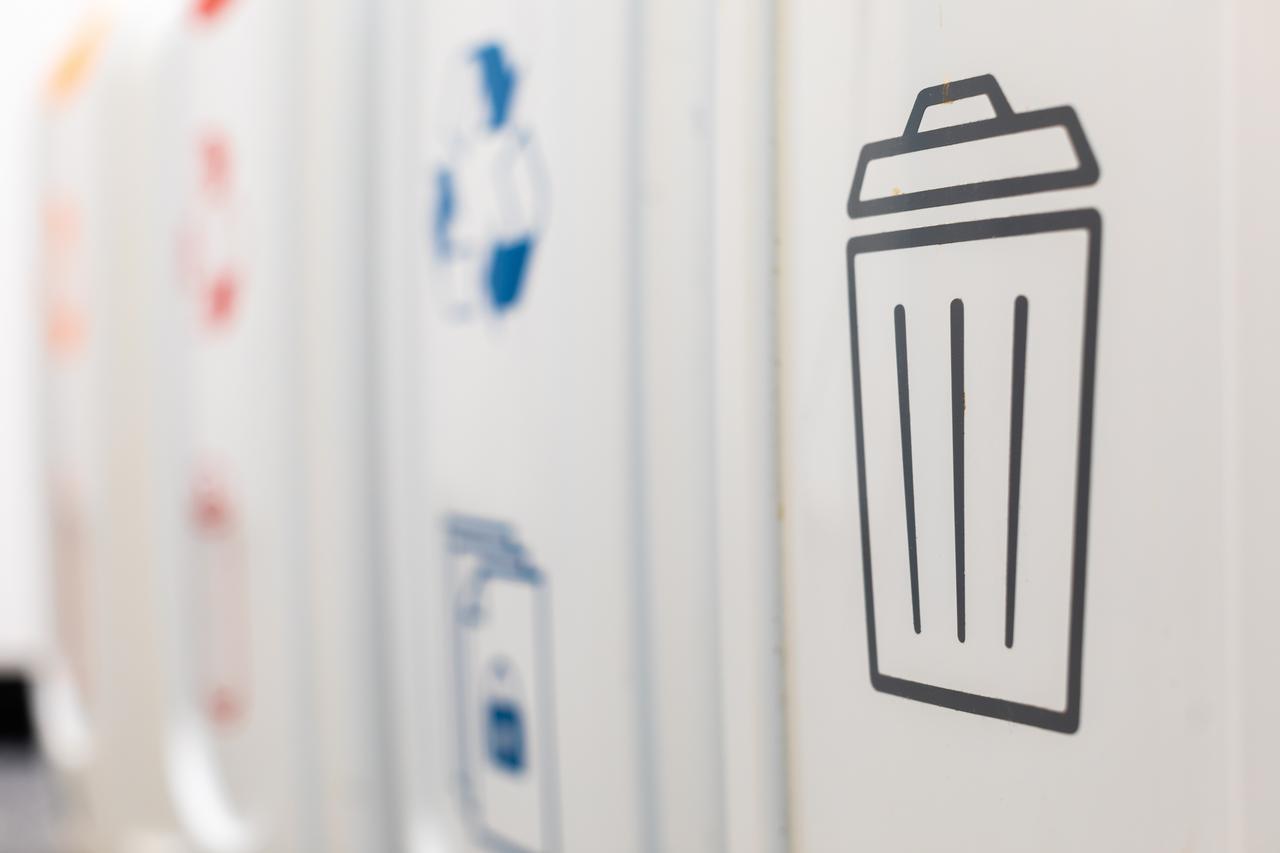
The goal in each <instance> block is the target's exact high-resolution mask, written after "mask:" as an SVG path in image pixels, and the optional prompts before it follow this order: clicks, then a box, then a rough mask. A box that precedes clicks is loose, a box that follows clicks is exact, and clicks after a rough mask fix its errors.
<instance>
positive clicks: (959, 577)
mask: <svg viewBox="0 0 1280 853" xmlns="http://www.w3.org/2000/svg"><path fill="white" fill-rule="evenodd" d="M964 405H965V399H964V302H963V301H962V300H960V299H953V300H951V474H952V482H953V489H954V491H953V505H954V507H955V531H956V639H958V640H959V641H960V642H962V643H963V642H964Z"/></svg>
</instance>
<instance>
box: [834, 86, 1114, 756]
mask: <svg viewBox="0 0 1280 853" xmlns="http://www.w3.org/2000/svg"><path fill="white" fill-rule="evenodd" d="M978 96H985V97H986V98H987V99H988V100H989V101H990V102H991V106H992V109H993V111H994V114H995V115H994V117H993V118H990V119H984V120H980V121H973V122H969V123H966V124H961V125H956V126H951V127H943V128H939V129H935V130H921V129H920V127H921V121H922V118H923V116H924V113H925V111H926V110H927V109H928V108H929V107H931V106H936V105H938V104H942V103H946V102H949V101H951V100H957V99H961V98H969V97H978ZM1045 134H1048V136H1045ZM1060 143H1065V150H1066V152H1067V155H1068V156H1067V157H1065V158H1062V157H1059V158H1056V159H1054V158H1051V157H1049V156H1048V155H1050V154H1053V153H1054V151H1055V146H1057V147H1058V150H1061V148H1062V145H1060ZM1020 144H1021V145H1025V146H1026V147H1028V148H1030V149H1031V151H1030V153H1029V154H1025V155H1023V154H1016V155H1015V154H1011V153H1010V152H1015V151H1018V150H1019V149H1018V146H1019V145H1020ZM974 145H978V146H986V148H985V149H984V151H985V153H980V154H978V155H976V156H975V155H974V154H973V153H971V152H964V153H962V152H961V151H960V149H964V148H966V147H968V146H974ZM992 146H994V147H992ZM890 176H891V177H890ZM1097 179H1098V166H1097V162H1096V160H1094V157H1093V153H1092V151H1091V149H1090V147H1089V144H1088V141H1087V140H1086V138H1085V135H1084V132H1083V129H1082V127H1081V125H1080V122H1079V120H1078V118H1077V117H1076V114H1075V111H1074V110H1073V109H1072V108H1070V107H1056V108H1052V109H1046V110H1037V111H1032V112H1026V113H1015V112H1013V110H1012V109H1011V107H1010V106H1009V103H1008V101H1007V100H1006V99H1005V97H1004V95H1003V93H1002V92H1001V90H1000V88H999V86H998V85H997V84H996V81H995V79H994V78H992V77H990V76H984V77H976V78H972V79H970V80H962V81H957V82H955V83H950V84H946V85H943V86H935V87H932V88H928V89H924V90H923V91H921V92H920V93H919V95H918V96H917V99H916V104H915V108H914V109H913V111H912V113H911V118H910V120H909V121H908V123H907V127H906V131H905V132H904V133H903V135H902V136H901V137H896V138H893V139H887V140H883V141H880V142H872V143H870V144H868V145H866V146H865V147H864V148H863V150H862V153H861V156H860V157H859V160H858V166H857V169H856V172H855V177H854V182H853V187H852V190H851V192H850V195H849V215H850V216H851V217H854V218H860V217H866V216H874V215H879V214H890V213H895V212H900V211H907V210H916V209H920V208H925V207H940V206H946V205H957V204H962V203H965V202H969V201H977V200H983V199H993V198H1002V197H1008V196H1014V195H1025V194H1030V193H1039V192H1045V191H1050V190H1056V189H1064V188H1067V187H1075V186H1086V185H1089V184H1092V183H1094V182H1096V181H1097ZM873 183H875V184H876V186H872V184H873ZM886 187H887V188H889V189H888V190H887V191H886V189H885V188H886ZM958 219H961V220H963V217H958ZM1101 236H1102V220H1101V216H1100V215H1099V213H1098V212H1097V211H1096V210H1093V209H1083V210H1061V211H1052V210H1051V211H1049V212H1045V213H1033V214H1025V215H1019V216H1012V217H1006V218H997V219H985V220H977V221H957V222H956V223H954V224H944V225H936V226H930V227H924V228H909V229H904V230H890V231H884V232H881V233H875V234H869V235H865V236H858V237H854V238H853V239H851V240H850V241H849V243H848V275H849V279H848V287H849V320H850V332H851V342H852V360H853V397H854V401H853V402H854V422H855V433H856V435H855V441H856V443H857V448H856V452H857V459H858V491H859V501H860V523H861V529H862V563H863V567H862V568H863V584H864V592H865V599H866V620H867V645H868V653H869V659H870V669H871V682H872V685H873V686H874V687H875V689H877V690H880V691H882V692H885V693H891V694H894V695H897V696H902V697H906V698H909V699H915V700H917V701H921V702H927V703H930V704H933V705H938V706H942V707H946V708H951V709H954V710H959V711H965V712H968V713H974V714H982V715H986V716H990V717H997V718H1000V719H1006V720H1009V721H1012V722H1017V723H1023V724H1027V725H1033V726H1039V727H1042V728H1046V729H1052V730H1056V731H1062V732H1074V731H1076V729H1077V728H1078V725H1079V718H1080V680H1081V670H1082V660H1081V658H1082V650H1083V631H1084V603H1085V602H1084V593H1085V560H1086V551H1087V548H1086V544H1087V535H1088V507H1089V470H1090V466H1089V462H1090V447H1091V434H1092V422H1093V384H1094V370H1095V365H1094V357H1095V349H1096V334H1097V321H1098V316H1097V310H1098V288H1099V279H1100V269H1101Z"/></svg>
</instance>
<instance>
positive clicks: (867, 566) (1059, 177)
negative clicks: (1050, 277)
mask: <svg viewBox="0 0 1280 853" xmlns="http://www.w3.org/2000/svg"><path fill="white" fill-rule="evenodd" d="M977 95H986V96H987V97H988V98H989V99H990V100H991V102H992V105H993V107H994V108H995V112H996V118H994V119H990V120H986V121H978V122H972V123H970V124H966V125H958V126H955V127H947V128H942V129H940V130H934V131H927V132H924V133H919V134H918V135H917V130H918V127H919V123H920V118H921V115H922V114H923V111H924V109H926V108H927V107H928V106H930V105H932V104H936V103H940V102H942V101H941V99H943V98H946V97H948V96H949V97H950V99H956V98H959V97H970V96H977ZM1027 117H1030V119H1029V120H1028V118H1027ZM1061 122H1066V123H1067V128H1066V129H1067V134H1068V137H1069V138H1070V139H1071V140H1072V141H1073V145H1074V147H1075V148H1076V151H1077V161H1078V164H1079V165H1078V167H1077V168H1076V169H1073V170H1066V171H1061V172H1057V173H1052V174H1048V175H1031V176H1022V177H1017V178H1013V179H1001V180H996V181H986V182H979V183H970V184H955V185H954V186H950V187H943V188H941V189H931V190H926V191H923V192H914V193H904V194H900V195H890V196H886V197H885V198H880V199H872V200H870V201H865V200H862V199H861V198H860V194H861V188H862V180H863V178H864V176H865V173H866V168H867V164H868V162H869V161H870V160H872V159H875V158H876V157H879V156H894V155H895V154H897V153H901V152H904V151H906V152H910V151H915V150H921V149H922V148H927V147H934V146H941V145H949V144H960V143H963V142H965V141H970V140H973V139H984V138H988V137H989V136H991V135H998V134H1000V133H1005V132H1013V133H1017V132H1021V130H1023V129H1025V128H1027V127H1029V126H1034V127H1043V126H1045V125H1046V123H1061ZM1010 128H1012V130H1010ZM922 137H923V138H924V142H921V139H920V138H922ZM1097 174H1098V169H1097V163H1096V161H1095V160H1094V159H1093V155H1092V152H1091V151H1090V150H1089V149H1088V143H1087V141H1085V138H1084V135H1083V131H1082V129H1081V128H1080V126H1079V123H1078V120H1076V118H1075V112H1074V110H1072V109H1071V108H1070V107H1059V108H1053V109H1050V110H1041V111H1036V112H1032V113H1025V114H1014V113H1012V112H1011V110H1010V109H1009V107H1008V102H1007V101H1006V100H1004V96H1003V94H1002V93H1001V92H1000V90H999V87H998V86H997V85H996V84H995V81H994V78H990V77H984V78H974V79H973V80H971V81H959V82H957V83H953V84H950V86H949V91H948V92H946V93H944V90H943V87H932V88H931V89H925V90H923V91H922V92H921V93H920V95H919V96H918V97H917V103H916V106H915V108H914V110H913V113H912V118H911V120H910V121H909V122H908V125H907V132H906V133H904V135H903V137H901V138H899V139H893V140H885V141H882V142H874V143H870V144H869V145H867V146H866V147H864V149H863V151H862V153H861V155H860V157H859V163H858V168H857V173H856V176H855V181H854V185H853V189H852V191H851V194H850V199H849V213H850V215H851V216H854V217H860V216H868V215H875V214H878V213H887V212H897V211H906V210H915V209H919V208H923V207H936V206H941V205H950V204H957V203H962V202H965V201H970V200H978V199H989V198H1000V197H1006V196H1009V195H1020V194H1025V193H1033V192H1040V191H1043V190H1046V189H1060V188H1063V187H1065V186H1080V185H1083V184H1087V183H1092V182H1093V181H1095V180H1096V179H1097ZM1067 232H1074V233H1077V234H1080V235H1083V237H1084V240H1085V241H1086V245H1087V249H1086V257H1085V258H1084V259H1083V263H1082V266H1083V268H1084V271H1085V280H1084V282H1083V304H1082V305H1081V306H1080V310H1081V311H1082V313H1083V317H1082V320H1081V325H1082V342H1081V343H1082V351H1081V350H1076V352H1075V354H1074V356H1075V357H1076V358H1078V359H1079V385H1078V405H1077V406H1076V407H1075V408H1076V411H1077V415H1076V434H1075V465H1074V495H1073V496H1072V497H1071V507H1072V516H1073V517H1072V518H1070V519H1066V520H1065V521H1064V523H1069V524H1070V525H1071V530H1070V551H1071V553H1070V558H1069V571H1070V580H1069V601H1064V602H1063V606H1064V607H1066V608H1068V615H1067V616H1066V625H1067V627H1066V638H1065V639H1066V642H1065V648H1063V649H1062V653H1063V655H1065V657H1066V666H1065V674H1066V684H1065V689H1064V691H1063V692H1064V694H1065V701H1064V703H1063V704H1062V705H1061V706H1057V705H1053V706H1052V707H1045V706H1044V705H1042V704H1039V703H1036V702H1027V701H1020V700H1018V699H1013V698H1008V697H1002V696H1000V695H997V694H998V692H999V691H986V692H984V691H982V690H966V689H954V688H953V687H951V686H942V685H941V684H937V683H930V682H929V681H928V680H922V679H919V678H907V677H901V675H900V674H895V673H894V672H892V671H887V670H886V669H883V668H882V657H883V656H882V655H881V649H880V647H879V645H878V642H879V639H880V638H879V635H878V633H877V626H876V599H875V589H876V587H875V583H874V579H875V578H876V577H877V573H875V572H873V565H872V563H873V543H872V529H871V528H872V521H871V510H870V509H869V494H868V483H867V451H866V447H865V432H866V429H865V426H864V415H865V414H866V413H865V411H864V406H865V405H866V402H865V400H864V396H863V392H864V388H863V385H864V382H863V371H864V369H867V365H866V364H863V363H862V362H861V361H860V355H865V353H861V348H860V342H859V317H858V294H859V281H858V274H857V270H856V267H857V265H858V260H859V258H862V259H864V260H865V259H866V258H868V257H870V256H872V255H874V254H875V253H887V252H896V251H902V250H912V249H929V248H930V247H934V248H936V247H947V246H963V245H965V244H976V241H985V240H1003V239H1004V238H1019V237H1028V236H1029V237H1037V236H1043V235H1055V234H1062V233H1067ZM1101 232H1102V222H1101V216H1100V214H1099V213H1098V211H1097V210H1095V209H1090V208H1086V209H1075V210H1063V211H1051V212H1047V213H1032V214H1021V215H1017V216H1009V217H1002V218H989V219H983V220H976V221H964V222H956V223H947V224H942V225H931V226H927V227H917V228H906V229H901V230H893V231H885V232H881V233H875V234H870V235H864V236H857V237H854V238H852V239H850V240H849V242H848V244H847V262H848V298H849V312H850V315H849V320H850V341H851V358H852V379H853V397H854V427H855V430H854V431H855V442H856V448H855V453H856V462H857V468H858V471H857V477H858V499H859V523H860V527H861V533H862V537H861V558H862V565H863V593H864V600H865V609H866V620H867V647H868V658H869V665H870V675H871V683H872V686H873V687H874V688H875V689H876V690H878V691H880V692H883V693H888V694H892V695H896V696H901V697H904V698H909V699H914V700H917V701H921V702H925V703H928V704H932V705H937V706H942V707H946V708H950V709H953V710H959V711H963V712H967V713H973V714H978V715H983V716H988V717H995V718H999V719H1005V720H1009V721H1011V722H1017V723H1022V724H1027V725H1032V726H1036V727H1040V728H1045V729H1049V730H1054V731H1059V732H1064V733H1072V732H1074V731H1076V730H1077V728H1078V726H1079V719H1080V697H1081V674H1082V657H1083V629H1084V604H1085V599H1084V595H1085V564H1086V557H1087V541H1088V504H1089V487H1090V460H1091V455H1092V452H1091V451H1092V422H1093V396H1094V375H1095V369H1096V366H1095V354H1096V336H1097V322H1098V291H1099V286H1100V277H1101V276H1100V272H1101ZM984 245H985V244H984ZM990 245H991V246H993V247H996V246H998V245H999V244H996V243H992V244H990ZM998 260H999V258H998V256H997V257H996V262H995V264H994V265H993V269H998ZM1031 306H1032V307H1031V312H1032V314H1033V316H1034V312H1035V300H1034V299H1033V300H1032V303H1031ZM879 307H883V306H879ZM951 308H952V316H951V320H952V327H951V330H950V331H951V335H952V349H951V360H952V371H953V375H952V388H951V392H952V400H951V407H952V412H953V423H952V425H951V429H952V435H953V438H954V444H953V445H952V446H951V455H952V459H953V462H954V464H955V471H954V473H953V477H954V483H955V497H954V499H953V506H954V508H955V516H954V522H953V524H954V532H955V566H956V581H955V584H956V608H957V613H956V616H955V618H956V620H957V624H958V628H959V630H958V632H957V633H958V637H955V638H954V639H955V641H956V642H958V643H964V642H965V631H964V625H965V613H964V600H965V593H964V589H965V550H966V545H965V540H964V533H965V521H964V504H965V501H966V498H965V491H964V459H965V456H966V452H965V443H964V434H965V418H966V417H967V414H966V413H967V403H966V398H965V391H964V381H963V371H964V351H965V344H964V337H963V326H964V319H965V315H964V306H963V302H962V300H960V299H959V298H957V299H955V300H954V301H953V304H952V306H951ZM1027 311H1028V305H1027V300H1026V298H1025V297H1024V296H1019V297H1018V299H1017V300H1016V302H1013V301H1011V304H1010V317H1011V321H1012V322H1013V324H1014V326H1015V328H1014V331H1013V334H1012V338H1013V346H1012V353H1011V357H1010V361H1011V365H1010V366H1009V367H1006V368H1005V369H1006V370H1010V368H1011V373H1012V377H1011V379H1012V386H1013V387H1012V389H1011V392H1012V393H1011V395H1010V396H1011V398H1012V399H1011V402H1010V403H1009V404H1008V405H1009V407H1010V410H1009V427H1008V428H1009V430H1010V433H1009V435H1010V440H1009V444H1010V450H1009V459H1008V465H1009V486H1008V511H1007V518H1008V520H1009V527H1008V546H1007V548H1008V554H1009V555H1010V556H1009V567H1008V576H1007V586H1006V587H1005V598H1006V601H1005V607H1004V608H1002V610H1001V612H1002V613H1003V614H1004V617H1003V621H1004V638H1005V642H1004V645H1005V646H1006V647H1008V648H1012V647H1013V645H1014V636H1015V635H1014V620H1015V616H1014V602H1015V601H1016V589H1017V586H1016V578H1017V573H1016V569H1017V566H1016V562H1017V553H1018V515H1019V507H1018V500H1019V497H1018V495H1019V486H1020V484H1021V479H1020V477H1021V471H1020V469H1021V441H1022V437H1021V431H1022V411H1021V407H1022V406H1023V405H1024V403H1023V398H1022V389H1021V387H1020V384H1021V383H1022V382H1023V381H1024V380H1025V374H1024V373H1022V372H1023V371H1025V370H1026V339H1027V334H1028V332H1027V322H1028V320H1027ZM1046 319H1049V318H1046ZM866 321H867V319H866V318H864V322H866ZM875 322H877V323H880V322H888V323H890V324H893V325H895V326H896V329H895V331H896V336H897V346H898V351H897V363H896V365H886V364H884V363H880V362H877V363H876V364H874V365H873V369H877V370H891V369H893V367H894V366H896V370H897V379H898V385H897V391H898V400H896V401H894V404H893V417H894V419H895V421H898V420H900V423H901V436H902V437H901V453H902V467H901V476H902V478H903V484H902V489H903V493H904V495H905V497H906V500H905V504H906V506H905V511H906V516H907V517H906V525H905V530H906V539H907V542H905V543H904V544H903V550H904V551H905V552H908V556H904V557H903V561H904V562H908V563H909V567H910V580H909V583H910V596H911V604H912V611H911V613H910V614H909V615H908V616H907V619H908V620H909V621H913V622H914V625H913V626H912V627H913V628H914V631H915V634H916V635H919V634H920V633H921V614H920V601H919V591H918V589H917V585H918V583H920V581H918V579H917V566H916V562H917V556H916V530H915V527H916V518H915V517H914V515H915V514H914V507H913V498H914V496H913V494H912V480H913V475H914V471H913V459H912V454H911V437H910V436H911V429H912V428H911V413H910V402H909V401H910V398H911V395H910V393H909V391H908V387H907V386H908V377H909V375H910V370H911V367H912V366H913V363H914V360H913V359H912V358H911V357H910V353H908V352H907V349H908V348H907V347H906V345H905V340H906V337H905V331H904V327H905V325H906V324H907V323H909V322H910V318H909V312H908V316H906V317H904V312H903V306H902V305H901V304H899V305H898V306H897V308H896V310H895V311H894V312H893V316H892V317H891V318H880V317H877V318H876V319H875ZM1033 322H1034V321H1033ZM1019 324H1020V325H1019ZM935 331H936V332H937V333H938V334H945V329H935ZM957 333H958V334H959V337H957ZM970 334H973V333H972V332H971V333H970ZM1019 342H1020V343H1019ZM1019 347H1021V353H1022V356H1021V358H1019ZM877 355H884V356H885V358H884V359H883V361H891V360H892V359H891V357H890V356H889V355H888V353H886V352H884V351H878V352H877ZM957 360H958V365H959V366H958V371H959V373H958V374H957V373H956V371H957ZM1008 375H1009V374H1006V376H1008ZM957 376H959V378H957ZM957 383H959V384H957ZM884 384H886V385H887V384H888V383H884ZM882 387H883V386H882ZM935 390H936V389H935ZM878 403H879V405H881V406H883V407H884V408H885V409H887V408H888V402H887V401H886V400H885V399H883V398H881V399H880V400H879V401H878ZM878 414H879V415H880V416H882V417H883V416H886V415H885V412H883V411H882V412H879V413H878ZM1015 436H1016V438H1015ZM874 450H875V452H877V453H883V452H884V451H885V448H883V447H879V446H877V447H876V448H874ZM895 450H896V448H895ZM895 456H896V454H895ZM878 464H883V462H879V463H878ZM882 473H883V471H882ZM903 509H904V507H903V506H902V505H899V506H898V507H897V509H896V512H898V513H902V512H903ZM874 511H875V512H877V513H880V512H889V511H891V508H890V507H882V506H879V505H877V506H876V507H875V508H874ZM948 520H949V521H950V519H948ZM935 521H936V519H935ZM936 532H937V531H936V529H935V530H934V533H935V534H936ZM895 571H896V569H895ZM892 583H893V584H895V585H896V584H897V583H898V579H897V578H896V577H894V578H892ZM901 583H902V589H903V591H904V594H906V593H905V591H906V590H907V588H908V579H907V577H906V575H905V572H904V577H903V578H902V579H901ZM892 594H893V595H897V594H898V592H897V590H896V589H895V590H894V591H893V593H892ZM935 615H936V614H935ZM925 622H926V630H927V629H928V619H927V618H926V620H925ZM934 629H935V630H937V627H936V625H935V626H934Z"/></svg>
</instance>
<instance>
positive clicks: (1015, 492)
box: [1004, 296, 1027, 649]
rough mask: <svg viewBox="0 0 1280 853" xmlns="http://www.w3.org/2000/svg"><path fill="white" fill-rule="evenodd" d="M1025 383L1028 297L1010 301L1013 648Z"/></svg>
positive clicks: (1008, 592) (1009, 637)
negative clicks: (1011, 323)
mask: <svg viewBox="0 0 1280 853" xmlns="http://www.w3.org/2000/svg"><path fill="white" fill-rule="evenodd" d="M1026 383H1027V297H1025V296H1019V297H1018V298H1017V299H1015V300H1014V302H1013V390H1012V393H1011V395H1010V401H1009V537H1008V541H1007V544H1006V548H1007V556H1006V569H1005V590H1004V645H1005V648H1009V649H1011V648H1013V618H1014V610H1015V602H1016V600H1017V592H1018V502H1019V499H1020V497H1021V492H1022V410H1023V403H1024V400H1025V398H1026Z"/></svg>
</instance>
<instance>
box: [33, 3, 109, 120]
mask: <svg viewBox="0 0 1280 853" xmlns="http://www.w3.org/2000/svg"><path fill="white" fill-rule="evenodd" d="M107 29H108V21H107V18H106V16H105V15H104V14H101V13H100V14H97V15H93V16H92V17H89V18H87V19H86V20H85V21H84V23H83V24H82V25H81V26H80V29H79V30H77V32H76V34H75V36H74V37H73V38H72V40H71V45H70V46H69V47H68V48H67V50H66V52H65V53H63V54H62V56H61V58H59V60H58V63H57V65H55V66H54V68H53V73H51V74H50V75H49V81H48V84H47V89H46V92H47V94H48V97H49V100H51V101H54V102H55V103H57V102H61V101H65V100H67V99H68V98H70V97H71V96H72V95H73V94H75V92H76V90H77V89H79V88H80V84H81V83H82V82H83V81H84V79H85V78H86V77H87V76H88V75H89V69H90V68H92V67H93V61H94V59H96V58H97V56H98V53H99V51H100V50H101V48H102V43H103V41H104V40H105V38H106V35H107Z"/></svg>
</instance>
